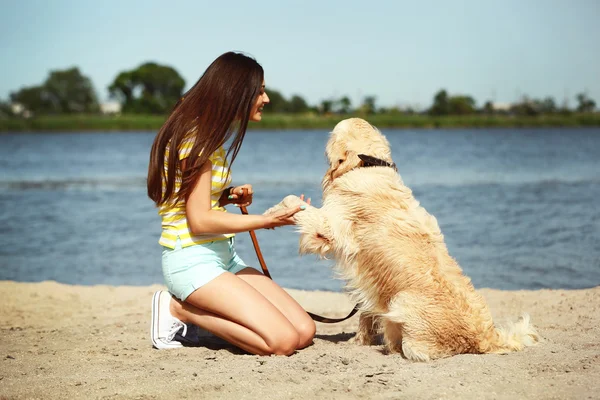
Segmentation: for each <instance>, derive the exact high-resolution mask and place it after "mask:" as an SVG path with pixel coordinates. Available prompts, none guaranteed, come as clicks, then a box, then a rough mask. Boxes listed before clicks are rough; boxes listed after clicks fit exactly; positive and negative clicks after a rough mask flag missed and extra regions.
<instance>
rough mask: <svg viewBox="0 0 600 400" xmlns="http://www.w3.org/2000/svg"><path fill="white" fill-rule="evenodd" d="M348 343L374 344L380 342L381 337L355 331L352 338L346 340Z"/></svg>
mask: <svg viewBox="0 0 600 400" xmlns="http://www.w3.org/2000/svg"><path fill="white" fill-rule="evenodd" d="M348 343H351V344H357V345H360V346H375V345H379V344H381V338H379V337H378V336H377V335H365V334H362V333H361V332H357V333H356V335H355V336H354V337H353V338H351V339H350V340H348Z"/></svg>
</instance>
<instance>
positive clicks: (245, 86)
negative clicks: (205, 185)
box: [148, 52, 264, 206]
mask: <svg viewBox="0 0 600 400" xmlns="http://www.w3.org/2000/svg"><path fill="white" fill-rule="evenodd" d="M263 78H264V71H263V68H262V67H261V66H260V64H259V63H258V62H256V60H255V59H254V58H252V57H249V56H247V55H244V54H241V53H235V52H228V53H225V54H223V55H221V56H219V57H218V58H217V59H216V60H215V61H213V62H212V64H210V66H209V67H208V68H207V69H206V71H205V72H204V74H203V75H202V76H201V77H200V79H199V80H198V82H196V84H195V85H194V86H193V87H192V88H191V89H190V90H189V91H188V92H187V93H185V94H184V96H183V97H182V99H180V100H179V101H178V102H177V104H176V105H175V107H174V108H173V111H172V112H171V114H170V115H169V118H168V119H167V120H166V122H165V123H164V124H163V126H162V127H161V128H160V130H159V131H158V134H157V135H156V138H155V139H154V143H153V144H152V150H151V151H150V164H149V166H148V197H150V198H151V199H152V200H153V201H154V202H155V203H156V205H157V206H160V205H162V204H164V203H167V202H169V203H170V202H173V203H175V204H177V203H179V202H180V201H182V200H187V198H188V197H189V195H190V193H191V191H192V189H193V186H194V184H195V183H196V181H197V179H198V174H199V171H200V167H201V166H202V165H203V164H204V163H205V162H206V161H207V160H208V157H210V155H211V154H213V153H214V152H215V151H216V150H217V149H218V148H219V147H221V146H223V145H224V144H225V143H226V142H227V141H228V140H229V139H230V138H231V137H232V136H233V140H232V142H231V146H230V147H229V149H228V151H227V157H229V156H230V155H231V160H230V164H231V163H233V161H234V160H235V157H236V156H237V153H238V151H239V149H240V146H241V145H242V141H243V140H244V135H245V134H246V128H247V127H248V121H249V119H250V112H251V110H252V107H253V106H254V104H255V102H256V100H257V98H258V96H259V95H260V93H261V87H262V83H263ZM190 134H193V135H194V137H193V139H194V144H193V146H192V148H191V151H190V154H189V157H188V159H187V160H188V161H187V162H186V163H185V169H183V170H182V171H181V173H182V182H181V187H180V189H179V190H178V191H176V190H175V177H176V171H177V168H181V167H182V163H181V162H180V160H179V155H178V149H179V147H180V145H181V143H182V141H183V140H184V139H186V138H187V137H188V136H189V135H190ZM167 146H168V147H169V157H168V160H167V170H166V171H165V169H164V162H165V152H166V149H167ZM163 182H164V183H165V189H164V190H163Z"/></svg>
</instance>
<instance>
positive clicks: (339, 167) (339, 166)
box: [331, 150, 363, 180]
mask: <svg viewBox="0 0 600 400" xmlns="http://www.w3.org/2000/svg"><path fill="white" fill-rule="evenodd" d="M362 163H363V162H362V160H361V159H360V158H359V157H358V154H356V152H354V151H351V150H348V151H346V153H345V155H344V156H343V157H342V158H340V159H339V160H337V161H336V162H335V165H332V168H331V180H334V179H335V178H337V177H338V176H342V175H344V174H345V173H346V172H348V171H350V170H353V169H354V168H356V167H360V166H361V165H362Z"/></svg>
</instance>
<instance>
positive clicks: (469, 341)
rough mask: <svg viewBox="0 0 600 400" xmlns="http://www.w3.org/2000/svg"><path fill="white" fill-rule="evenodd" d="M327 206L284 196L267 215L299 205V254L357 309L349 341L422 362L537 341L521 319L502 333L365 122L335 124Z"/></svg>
mask: <svg viewBox="0 0 600 400" xmlns="http://www.w3.org/2000/svg"><path fill="white" fill-rule="evenodd" d="M326 156H327V159H328V161H329V169H328V171H327V172H326V174H325V176H324V178H323V182H322V186H323V205H322V207H321V208H315V207H313V206H309V205H307V204H306V203H304V202H303V201H302V200H301V199H300V198H298V197H297V196H288V197H286V198H285V199H284V200H283V201H282V202H281V203H279V204H278V205H276V206H275V207H273V208H271V209H270V210H267V212H266V214H268V213H270V212H273V211H275V210H277V209H280V208H281V207H291V206H296V205H298V204H300V203H302V204H304V205H306V206H307V208H306V210H304V211H301V212H299V213H297V214H296V215H295V219H296V223H297V227H298V230H299V232H300V233H301V238H300V253H302V254H306V253H313V254H317V255H320V256H322V257H325V256H326V255H332V256H333V257H334V258H335V261H336V267H335V269H336V270H337V272H339V274H340V275H341V277H342V278H343V279H344V280H345V282H346V289H348V291H349V293H350V294H351V295H352V296H353V298H354V300H355V301H356V302H357V303H358V304H359V305H360V311H361V316H360V320H359V328H358V332H357V334H356V336H355V338H354V341H355V342H357V343H360V344H375V343H376V341H377V338H378V337H379V335H380V334H382V336H383V342H384V344H385V347H386V349H387V350H388V351H389V352H400V353H402V354H403V355H404V356H405V357H406V358H408V359H410V360H416V361H426V360H431V359H435V358H440V357H448V356H452V355H455V354H462V353H506V352H510V351H518V350H521V349H522V348H523V347H524V346H530V345H534V344H536V343H537V342H538V341H539V339H540V338H539V335H538V334H537V332H536V331H535V329H534V328H533V327H532V326H531V325H530V324H529V317H528V316H527V315H524V316H523V317H522V318H521V319H520V320H519V321H518V322H517V323H514V324H511V325H510V326H508V327H506V328H504V329H501V328H498V327H496V326H495V325H494V322H493V321H492V316H491V314H490V311H489V309H488V307H487V304H486V302H485V300H484V299H483V297H482V296H481V295H480V294H478V293H477V292H476V291H475V289H474V288H473V285H472V284H471V280H470V279H469V278H468V277H467V276H465V275H464V274H463V273H462V270H461V268H460V266H459V265H458V263H457V262H456V260H454V259H453V258H452V257H451V256H450V255H449V254H448V249H447V248H446V245H445V243H444V236H443V235H442V233H441V231H440V228H439V226H438V223H437V220H436V219H435V217H433V216H432V215H430V214H428V213H427V211H426V210H425V209H424V208H423V207H421V206H420V205H419V202H418V201H417V200H416V199H415V198H414V197H413V195H412V191H411V190H410V189H409V188H408V187H407V186H405V185H404V184H403V182H402V179H401V178H400V176H399V175H398V173H397V171H396V169H395V165H394V164H393V161H392V156H391V150H390V145H389V143H388V141H387V139H386V138H385V136H384V135H382V134H381V133H380V132H379V130H377V129H376V128H374V127H373V126H371V125H370V124H369V123H368V122H367V121H365V120H363V119H359V118H350V119H346V120H343V121H341V122H339V123H338V124H337V125H336V126H335V128H334V130H333V132H332V133H331V135H330V138H329V141H328V143H327V147H326Z"/></svg>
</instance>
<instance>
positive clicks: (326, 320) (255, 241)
mask: <svg viewBox="0 0 600 400" xmlns="http://www.w3.org/2000/svg"><path fill="white" fill-rule="evenodd" d="M246 190H247V189H244V194H246V193H247V192H246ZM240 210H241V211H242V214H244V215H248V209H247V208H246V207H244V206H240ZM250 238H252V244H253V245H254V250H255V251H256V257H258V262H259V263H260V267H261V268H262V271H263V273H264V274H265V275H266V276H267V277H269V279H271V280H273V278H272V277H271V273H270V272H269V269H268V268H267V263H265V259H264V258H263V255H262V252H261V251H260V246H259V245H258V239H256V233H254V231H250ZM357 311H358V304H357V305H356V306H354V309H353V310H352V311H350V314H348V315H346V316H345V317H343V318H327V317H322V316H320V315H317V314H313V313H311V312H308V311H306V313H307V314H308V315H309V316H310V317H311V318H312V319H313V320H314V321H317V322H323V323H325V324H335V323H337V322H342V321H345V320H347V319H348V318H350V317H352V316H353V315H354V314H356V313H357Z"/></svg>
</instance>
